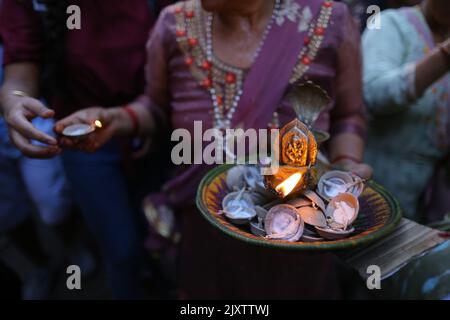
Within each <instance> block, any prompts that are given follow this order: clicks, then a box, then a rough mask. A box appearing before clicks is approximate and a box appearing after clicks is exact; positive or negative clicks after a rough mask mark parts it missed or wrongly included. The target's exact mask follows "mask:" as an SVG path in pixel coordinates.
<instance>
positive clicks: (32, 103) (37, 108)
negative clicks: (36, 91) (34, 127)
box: [23, 98, 55, 118]
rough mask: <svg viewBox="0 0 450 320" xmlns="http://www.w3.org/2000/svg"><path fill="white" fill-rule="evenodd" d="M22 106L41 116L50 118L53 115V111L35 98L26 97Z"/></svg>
mask: <svg viewBox="0 0 450 320" xmlns="http://www.w3.org/2000/svg"><path fill="white" fill-rule="evenodd" d="M23 106H24V108H25V109H27V110H28V111H30V112H31V113H32V114H34V115H36V116H39V117H42V118H52V117H53V116H54V115H55V111H53V110H51V109H49V108H47V107H46V106H44V105H43V104H42V102H40V101H39V100H37V99H33V98H26V99H25V101H24V102H23Z"/></svg>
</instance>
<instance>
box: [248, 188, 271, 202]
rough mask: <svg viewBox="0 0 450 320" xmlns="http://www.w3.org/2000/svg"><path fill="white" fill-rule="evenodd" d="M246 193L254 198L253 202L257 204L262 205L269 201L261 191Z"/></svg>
mask: <svg viewBox="0 0 450 320" xmlns="http://www.w3.org/2000/svg"><path fill="white" fill-rule="evenodd" d="M246 193H247V194H248V195H249V197H250V199H251V200H252V203H253V204H255V205H262V204H265V203H267V198H266V197H265V196H264V195H263V194H261V193H259V192H256V191H248V192H246Z"/></svg>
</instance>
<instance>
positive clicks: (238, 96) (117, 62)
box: [0, 0, 450, 299]
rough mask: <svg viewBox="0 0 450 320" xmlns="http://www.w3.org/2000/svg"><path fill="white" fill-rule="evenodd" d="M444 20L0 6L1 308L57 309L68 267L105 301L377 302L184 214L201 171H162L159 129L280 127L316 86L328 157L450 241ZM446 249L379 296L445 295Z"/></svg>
mask: <svg viewBox="0 0 450 320" xmlns="http://www.w3.org/2000/svg"><path fill="white" fill-rule="evenodd" d="M69 4H76V5H78V6H79V7H80V9H81V29H75V30H68V29H67V26H66V20H67V17H68V13H67V11H66V9H67V7H68V5H69ZM371 5H377V6H379V8H380V9H381V10H382V12H381V14H380V15H379V16H378V17H379V19H380V20H379V21H380V26H379V27H375V28H368V27H367V26H368V20H370V19H372V18H373V15H374V12H373V11H369V12H368V11H367V8H368V7H369V6H371ZM306 8H307V10H305V9H306ZM449 17H450V3H449V2H448V1H445V0H423V1H413V0H409V1H407V0H404V1H400V0H398V1H395V0H390V1H382V0H367V1H366V0H360V1H358V0H354V1H352V0H347V1H335V2H333V1H328V0H325V1H315V0H273V1H272V0H270V1H269V0H263V1H261V0H249V1H245V2H243V1H239V0H189V1H181V2H177V3H175V1H169V0H166V1H163V0H154V1H151V0H128V1H119V0H109V1H106V0H89V1H88V0H74V1H71V2H70V3H69V2H67V1H65V0H22V1H19V0H0V44H1V46H0V55H1V56H2V61H3V67H2V68H0V79H2V80H1V81H2V88H1V94H0V111H1V112H2V115H3V117H0V297H3V296H4V297H10V298H11V297H19V296H20V297H22V298H23V299H48V298H61V296H58V294H55V283H56V282H57V281H58V278H65V277H66V276H67V274H66V273H65V268H66V267H67V266H69V265H77V266H79V267H80V269H81V271H82V277H83V281H85V280H86V281H89V279H91V281H92V279H93V278H96V277H97V278H98V277H101V278H102V280H101V283H102V286H104V288H105V290H104V292H103V291H102V293H101V294H100V297H101V298H115V299H142V298H155V297H156V298H236V299H239V298H247V299H250V298H253V299H254V298H286V299H297V298H373V293H369V292H368V291H367V290H364V289H363V288H360V287H358V286H357V285H352V286H350V285H348V282H347V283H345V281H353V282H358V281H359V280H358V279H357V277H356V276H355V275H354V271H352V270H349V269H348V267H347V266H345V265H343V264H342V263H341V262H339V261H337V259H336V257H335V256H333V255H332V254H329V253H327V254H320V255H308V254H298V253H296V254H295V255H294V254H292V253H289V252H278V251H273V250H270V249H264V248H263V249H261V248H255V247H252V246H250V245H246V244H245V243H238V242H237V241H236V240H233V239H229V238H227V237H226V236H225V235H221V234H219V233H218V232H217V231H216V230H213V228H212V227H210V226H209V225H208V224H207V223H206V222H205V221H203V220H202V217H200V214H199V213H198V211H197V209H196V208H195V196H196V193H195V192H196V189H197V186H198V183H199V181H200V179H201V178H202V177H203V176H204V174H205V173H206V172H207V171H208V170H209V169H211V166H207V165H197V164H195V165H181V166H175V165H173V164H172V163H171V160H170V153H171V146H172V145H171V142H170V133H171V131H172V130H173V129H176V128H185V129H187V130H188V131H191V132H192V131H193V122H194V120H200V121H203V124H204V127H214V128H218V129H220V130H225V129H227V128H232V127H237V126H239V125H242V124H243V125H244V127H246V128H251V127H254V128H266V127H267V126H268V124H269V127H271V126H272V127H273V126H275V127H281V126H282V125H283V124H285V123H287V122H288V121H289V120H290V119H292V118H293V117H294V115H293V111H292V110H291V108H290V106H289V104H288V103H287V102H286V101H284V100H283V99H284V98H283V94H284V93H285V92H286V89H287V88H288V87H289V86H291V85H293V84H296V83H300V82H302V81H305V80H311V81H313V82H314V83H316V84H318V85H320V86H321V87H322V88H323V89H325V90H326V91H327V93H328V94H329V96H330V97H331V100H332V102H331V103H330V105H329V106H328V107H327V109H326V110H325V111H324V112H323V114H321V116H320V117H319V120H318V121H317V123H316V126H317V128H318V129H320V130H325V131H328V132H330V134H331V140H330V141H329V142H328V143H327V144H326V145H325V147H324V150H322V151H323V152H324V154H326V156H327V157H328V160H329V161H330V162H331V163H332V164H333V165H335V166H336V167H339V168H342V169H343V170H349V171H352V172H354V173H355V174H358V175H360V176H361V177H363V178H367V179H369V178H373V179H375V180H376V181H378V182H379V183H380V184H382V185H383V186H385V187H386V188H387V189H388V190H389V191H390V192H391V193H392V194H393V195H394V196H395V197H396V198H397V199H398V200H399V202H400V205H401V207H402V212H403V215H404V216H405V217H407V218H409V219H412V220H415V221H417V222H419V223H422V224H433V225H434V226H438V227H440V228H441V229H442V230H444V231H448V230H449V229H450V227H449V225H450V222H449V220H450V216H449V215H448V213H449V212H450V201H449V199H450V189H449V188H450V171H449V170H450V167H449V161H448V153H449V145H450V110H449V108H450V96H449V94H450V20H449ZM267 75H271V76H267ZM94 120H100V121H101V123H102V128H101V129H100V130H96V131H95V132H94V133H92V134H90V135H89V136H87V137H86V138H84V139H79V140H74V139H71V138H63V136H62V132H63V131H64V129H65V128H67V127H68V126H69V125H71V124H76V123H86V124H91V123H92V122H93V121H94ZM446 214H447V215H446ZM46 243H47V244H46ZM11 248H13V249H14V252H16V253H17V252H18V253H20V255H21V256H22V257H24V258H25V260H26V261H27V263H28V265H29V267H28V268H24V267H23V263H24V262H23V261H22V260H23V259H22V260H21V259H18V258H14V255H11V253H10V251H11V250H12V249H11ZM449 253H450V248H449V244H448V242H446V243H444V244H443V245H441V246H439V247H437V248H436V249H434V250H432V252H430V253H429V254H427V255H426V256H425V257H423V258H422V259H419V260H417V261H415V262H413V263H411V264H410V265H409V266H408V267H407V268H406V269H405V270H404V271H402V272H399V274H398V275H396V276H394V277H392V279H389V283H387V285H386V286H387V287H388V288H389V292H388V293H385V296H384V297H390V298H392V297H393V298H437V299H442V298H449V296H450V274H449V272H448V270H450V255H449ZM280 265H283V268H280ZM300 271H301V272H303V273H304V274H309V275H310V277H308V278H309V279H303V280H302V282H303V283H302V284H297V283H295V281H292V280H293V275H294V274H298V272H300ZM269 274H270V276H269ZM269 278H270V279H269ZM349 279H350V280H349ZM430 279H435V281H434V282H433V283H432V285H430V283H429V282H427V281H428V280H430ZM63 281H64V280H63ZM64 282H65V281H64ZM96 283H97V282H96ZM318 284H320V285H318ZM361 284H362V281H361ZM19 288H20V290H19ZM305 288H307V290H306V289H305ZM83 297H84V296H83ZM87 298H89V294H88V295H87Z"/></svg>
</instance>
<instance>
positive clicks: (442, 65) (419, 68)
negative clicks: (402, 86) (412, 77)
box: [415, 39, 450, 97]
mask: <svg viewBox="0 0 450 320" xmlns="http://www.w3.org/2000/svg"><path fill="white" fill-rule="evenodd" d="M440 46H442V48H441V47H440ZM446 52H449V53H450V39H447V41H445V42H443V43H442V44H440V45H439V46H438V47H436V48H435V49H433V50H432V51H431V52H430V53H429V54H427V55H426V56H425V57H424V58H423V59H421V60H420V61H419V62H418V63H417V64H416V68H415V70H416V81H415V86H416V93H417V96H418V97H420V96H422V95H423V93H424V92H425V90H427V89H428V87H429V86H431V85H432V84H433V83H435V82H436V81H437V80H439V79H440V78H441V77H442V76H444V75H445V74H447V73H448V72H450V55H448V54H447V53H446Z"/></svg>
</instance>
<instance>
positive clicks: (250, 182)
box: [244, 166, 264, 190]
mask: <svg viewBox="0 0 450 320" xmlns="http://www.w3.org/2000/svg"><path fill="white" fill-rule="evenodd" d="M244 179H245V183H246V184H247V186H248V187H249V188H250V189H253V190H255V189H256V186H257V185H260V186H262V187H264V180H263V176H262V175H261V173H260V172H259V169H258V167H255V166H246V167H245V172H244Z"/></svg>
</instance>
